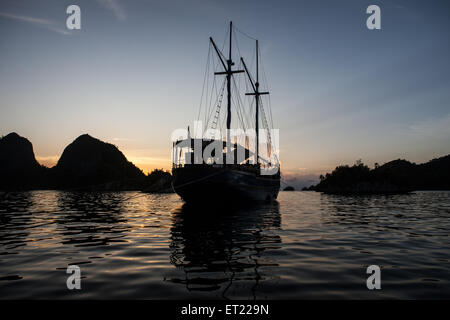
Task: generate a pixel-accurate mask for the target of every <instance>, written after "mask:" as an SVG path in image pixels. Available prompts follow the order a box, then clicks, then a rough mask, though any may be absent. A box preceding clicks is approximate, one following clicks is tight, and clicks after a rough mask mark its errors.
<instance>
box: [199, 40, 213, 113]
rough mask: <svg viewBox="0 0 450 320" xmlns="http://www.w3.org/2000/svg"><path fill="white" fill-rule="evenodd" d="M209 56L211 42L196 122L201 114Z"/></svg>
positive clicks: (209, 47)
mask: <svg viewBox="0 0 450 320" xmlns="http://www.w3.org/2000/svg"><path fill="white" fill-rule="evenodd" d="M210 54H211V42H209V46H208V55H207V58H206V66H205V74H204V76H203V86H202V95H201V97H200V107H199V109H198V115H197V120H200V114H201V110H202V100H203V93H204V90H205V82H206V77H207V75H208V74H207V71H208V65H209V63H208V62H209V55H210Z"/></svg>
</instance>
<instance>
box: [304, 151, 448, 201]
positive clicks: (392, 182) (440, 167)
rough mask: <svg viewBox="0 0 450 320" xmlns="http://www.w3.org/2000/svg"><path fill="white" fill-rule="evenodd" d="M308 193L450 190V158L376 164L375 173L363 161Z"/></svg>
mask: <svg viewBox="0 0 450 320" xmlns="http://www.w3.org/2000/svg"><path fill="white" fill-rule="evenodd" d="M308 190H314V191H321V192H325V193H341V194H345V193H406V192H410V191H414V190H450V155H447V156H445V157H441V158H438V159H433V160H431V161H429V162H427V163H423V164H418V165H417V164H414V163H411V162H409V161H406V160H400V159H399V160H394V161H390V162H388V163H385V164H384V165H382V166H379V165H378V164H375V168H374V169H370V168H369V167H367V166H366V165H364V164H363V163H362V162H361V161H360V160H359V161H357V162H356V163H355V164H354V165H353V166H348V165H345V166H338V167H336V169H334V170H333V172H332V173H327V174H326V175H325V176H320V182H319V183H318V184H317V185H315V186H311V187H310V188H308Z"/></svg>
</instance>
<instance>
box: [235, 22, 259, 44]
mask: <svg viewBox="0 0 450 320" xmlns="http://www.w3.org/2000/svg"><path fill="white" fill-rule="evenodd" d="M233 29H236V30H237V31H238V32H239V33H241V34H243V35H244V36H246V37H247V38H249V39H252V40H255V41H256V40H257V39H256V38H253V37H251V36H249V35H248V34H247V33H245V32H244V31H242V30H240V29H239V28H238V27H236V25H233Z"/></svg>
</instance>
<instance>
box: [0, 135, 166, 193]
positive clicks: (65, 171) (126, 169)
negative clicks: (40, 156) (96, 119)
mask: <svg viewBox="0 0 450 320" xmlns="http://www.w3.org/2000/svg"><path fill="white" fill-rule="evenodd" d="M171 182H172V177H171V175H170V173H168V172H164V171H163V170H155V171H153V172H152V173H150V174H149V175H145V174H144V173H143V172H142V170H140V169H139V168H137V167H136V166H135V165H134V164H133V163H131V162H130V161H128V160H127V159H126V157H125V156H124V155H123V153H122V152H121V151H120V150H119V149H118V148H117V147H116V146H114V145H112V144H109V143H105V142H103V141H100V140H98V139H96V138H93V137H91V136H89V135H87V134H84V135H81V136H80V137H78V138H77V139H75V140H74V141H73V142H72V143H71V144H69V145H68V146H67V147H66V148H65V149H64V152H63V154H62V155H61V158H60V159H59V161H58V163H57V164H56V165H55V166H54V167H53V168H47V167H44V166H41V165H40V164H39V163H38V162H37V161H36V159H35V156H34V152H33V146H32V144H31V142H30V141H28V140H27V139H26V138H23V137H20V136H19V135H18V134H16V133H10V134H8V135H7V136H5V137H3V138H1V139H0V189H1V190H30V189H61V190H146V191H149V192H170V190H171Z"/></svg>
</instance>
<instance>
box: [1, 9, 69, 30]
mask: <svg viewBox="0 0 450 320" xmlns="http://www.w3.org/2000/svg"><path fill="white" fill-rule="evenodd" d="M0 17H5V18H9V19H13V20H18V21H23V22H27V23H31V24H33V25H36V26H39V27H42V28H45V29H47V30H50V31H53V32H56V33H59V34H63V35H69V34H70V32H69V31H67V30H66V29H63V28H60V27H58V26H57V25H56V24H55V22H53V21H51V20H47V19H41V18H35V17H29V16H22V15H16V14H12V13H7V12H0Z"/></svg>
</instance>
